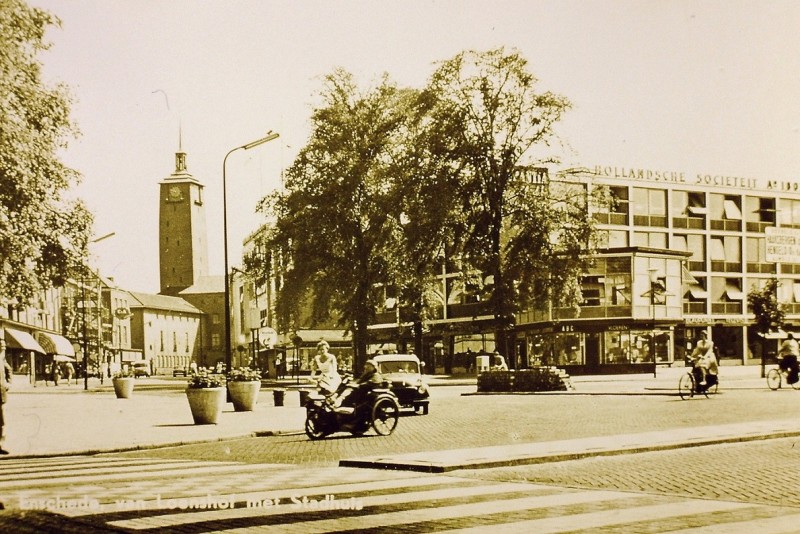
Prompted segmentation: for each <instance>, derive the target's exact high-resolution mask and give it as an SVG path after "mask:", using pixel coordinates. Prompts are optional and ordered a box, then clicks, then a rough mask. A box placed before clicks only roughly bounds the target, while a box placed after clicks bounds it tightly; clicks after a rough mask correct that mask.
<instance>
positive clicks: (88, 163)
mask: <svg viewBox="0 0 800 534" xmlns="http://www.w3.org/2000/svg"><path fill="white" fill-rule="evenodd" d="M28 1H29V3H30V4H31V5H33V6H35V7H40V8H43V9H45V10H47V11H49V12H51V13H53V14H54V15H56V16H58V17H59V18H60V19H61V21H62V24H61V27H60V28H56V27H54V28H51V29H50V30H49V31H48V32H47V34H46V40H47V41H48V42H50V43H51V45H52V46H51V48H50V49H49V50H48V51H47V52H45V53H43V54H42V55H41V56H40V59H41V61H42V63H43V65H44V68H43V75H44V78H45V80H46V81H47V83H64V84H66V85H67V86H69V87H70V88H71V92H72V94H73V96H74V98H75V104H74V106H73V110H72V118H73V119H74V120H75V122H76V123H77V125H78V127H79V128H80V130H81V132H82V134H81V136H80V137H79V138H78V139H77V140H74V141H72V142H71V143H70V145H69V147H68V148H67V149H66V150H65V151H64V152H63V154H62V158H63V160H64V161H65V162H66V163H67V164H68V165H69V166H70V167H72V168H74V169H76V170H78V171H79V172H80V173H81V174H82V175H83V181H82V183H81V184H80V185H79V186H78V187H77V188H75V190H74V191H72V192H71V193H72V194H73V195H75V196H78V197H81V198H83V199H84V200H85V201H86V203H87V204H88V206H89V209H90V210H91V211H92V212H93V213H94V215H95V237H101V236H104V235H107V234H109V233H112V232H113V233H114V235H113V236H112V237H110V238H108V239H104V240H102V241H98V242H97V243H94V244H92V245H91V261H92V264H93V265H95V266H97V267H98V268H99V269H100V272H101V273H102V274H103V275H105V276H109V277H113V278H114V279H115V281H116V283H117V284H118V285H119V286H120V287H122V288H123V289H128V290H132V291H143V292H152V293H156V292H158V291H159V268H158V193H159V182H161V181H162V180H163V179H164V178H166V177H167V176H169V175H170V174H171V173H172V171H173V170H174V168H175V163H174V158H175V156H174V155H175V152H176V151H177V150H178V148H179V143H180V146H181V147H182V149H183V150H184V151H185V152H186V153H187V164H188V170H189V172H191V173H192V174H193V175H194V176H195V178H197V179H198V180H199V181H200V182H201V183H203V184H204V186H205V200H206V218H207V225H208V243H209V270H210V274H212V275H213V274H217V275H221V274H222V273H223V271H224V268H223V266H224V264H223V216H222V213H223V201H222V172H223V169H222V164H223V159H224V158H225V155H226V154H227V153H228V151H229V150H231V149H233V148H235V147H238V146H241V145H243V144H246V143H248V142H250V141H253V140H256V139H259V138H261V137H263V136H264V135H265V134H266V132H268V131H270V130H272V131H274V132H277V133H279V134H280V137H279V138H278V139H277V140H275V141H271V142H269V143H266V144H264V145H261V146H259V147H257V148H254V149H252V150H248V151H242V150H240V151H237V152H235V153H234V154H232V155H231V156H230V157H229V158H228V162H227V166H226V181H227V193H228V203H227V213H228V241H229V261H230V264H231V265H237V264H239V263H240V261H241V249H242V247H241V243H242V240H243V239H244V238H245V237H246V236H247V235H248V234H249V233H251V232H252V231H253V230H255V229H256V228H257V227H258V226H259V224H260V223H261V221H262V218H261V216H260V215H258V214H256V213H255V205H256V203H257V201H258V199H260V198H262V197H263V196H265V195H267V194H269V193H270V192H271V191H273V190H275V189H276V188H280V187H281V172H282V170H284V169H286V168H288V167H289V166H290V165H291V163H292V161H293V159H294V157H295V156H296V154H297V152H298V150H299V149H300V147H302V146H303V145H304V144H305V143H306V141H307V139H308V136H309V133H310V128H309V124H310V116H311V113H312V110H313V108H314V105H315V104H316V103H317V102H318V98H317V97H318V95H319V91H320V89H321V88H322V78H323V77H324V76H325V75H326V74H329V73H331V72H332V71H333V70H334V69H335V68H337V67H341V68H344V69H345V70H347V71H350V72H352V73H353V74H354V75H356V77H357V78H358V79H359V81H360V82H361V84H362V85H363V86H365V87H367V86H370V85H371V84H372V83H374V82H375V81H376V80H377V79H378V78H379V77H380V76H381V75H382V74H384V73H386V74H388V75H389V77H390V78H391V79H392V80H394V81H395V82H396V83H397V84H398V85H400V86H409V87H417V88H421V87H422V86H424V84H425V83H426V81H427V80H428V78H429V76H430V75H431V74H432V73H433V71H434V69H435V64H436V62H439V61H444V60H447V59H449V58H451V57H453V56H454V55H456V54H458V53H459V52H461V51H464V50H478V51H484V50H489V49H494V48H497V47H501V46H502V47H505V48H507V49H509V50H510V49H516V50H518V51H519V52H520V53H521V54H522V55H523V56H524V57H525V58H526V59H527V60H528V66H529V69H530V72H531V73H533V74H534V75H535V76H536V77H537V78H538V80H539V89H541V90H548V91H553V92H556V93H559V94H561V95H563V96H565V97H567V98H568V99H569V100H570V101H571V102H572V106H573V107H572V109H571V110H570V111H569V112H568V113H567V114H566V116H565V117H564V118H563V120H562V121H560V123H559V124H558V125H557V126H556V129H555V133H556V134H557V136H558V144H557V145H556V146H557V149H558V152H559V156H560V159H561V162H562V164H561V165H562V166H563V167H565V168H566V167H573V166H587V167H594V166H595V165H604V166H622V167H633V168H645V169H662V170H671V171H685V172H686V173H687V175H694V174H695V173H700V174H712V175H727V176H739V177H752V178H762V179H780V180H798V178H800V176H798V169H800V143H799V142H798V141H800V98H798V95H800V39H797V37H796V35H797V31H798V30H799V29H800V2H796V1H794V0H786V1H777V0H758V1H757V0H752V1H744V0H706V1H697V0H674V1H666V0H649V1H648V0H636V1H632V0H631V1H627V0H574V1H572V0H563V1H562V0H558V1H556V0H527V1H521V0H520V1H517V0H507V1H504V0H492V1H488V0H487V1H476V0H443V1H440V0H425V1H422V0H408V1H403V2H398V1H393V2H389V1H386V2H380V1H378V2H376V1H354V0H337V1H333V0H326V1H316V0H313V1H312V0H285V1H284V0H280V1H279V0H226V1H222V0H217V1H210V0H202V1H201V0H169V1H166V0H164V1H153V0H92V1H90V0H28Z"/></svg>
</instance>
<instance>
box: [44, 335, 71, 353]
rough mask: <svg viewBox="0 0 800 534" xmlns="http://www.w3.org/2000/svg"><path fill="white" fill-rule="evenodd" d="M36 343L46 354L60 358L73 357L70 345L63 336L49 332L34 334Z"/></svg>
mask: <svg viewBox="0 0 800 534" xmlns="http://www.w3.org/2000/svg"><path fill="white" fill-rule="evenodd" d="M36 341H38V342H39V344H40V345H41V346H42V347H43V348H44V350H45V352H46V353H47V354H60V355H62V356H75V349H74V348H72V343H70V342H69V340H68V339H67V338H65V337H64V336H60V335H58V334H51V333H50V332H36Z"/></svg>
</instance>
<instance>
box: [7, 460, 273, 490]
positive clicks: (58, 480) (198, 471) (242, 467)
mask: <svg viewBox="0 0 800 534" xmlns="http://www.w3.org/2000/svg"><path fill="white" fill-rule="evenodd" d="M190 465H192V466H193V467H188V466H185V465H174V464H169V465H156V464H154V465H150V466H148V469H149V470H145V469H144V468H143V466H141V465H137V466H127V467H111V468H108V469H102V468H101V469H98V470H96V471H95V472H91V473H89V474H82V475H72V476H52V475H51V476H49V477H43V478H39V479H37V480H36V484H37V485H42V486H47V485H51V486H63V485H71V484H79V483H87V482H95V483H96V482H102V481H106V480H118V479H119V478H120V477H122V476H125V477H128V476H130V475H131V474H135V475H136V478H137V479H144V478H161V477H168V476H170V473H169V472H168V471H167V470H171V471H174V474H176V475H180V476H181V477H189V476H197V475H204V474H209V473H211V474H219V475H224V474H235V473H237V472H247V473H253V472H254V470H256V469H258V466H253V465H247V464H240V463H228V464H201V465H199V466H198V465H197V464H196V463H191V464H190ZM272 469H273V470H274V469H275V467H272ZM264 470H265V471H266V470H268V468H267V469H264ZM30 485H31V479H30V478H28V479H16V480H2V479H1V478H0V490H6V491H8V490H10V489H14V488H25V487H26V486H30Z"/></svg>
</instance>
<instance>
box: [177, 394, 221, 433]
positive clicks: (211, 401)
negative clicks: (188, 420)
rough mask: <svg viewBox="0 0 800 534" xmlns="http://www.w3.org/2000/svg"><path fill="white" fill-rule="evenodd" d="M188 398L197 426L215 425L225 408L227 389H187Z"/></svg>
mask: <svg viewBox="0 0 800 534" xmlns="http://www.w3.org/2000/svg"><path fill="white" fill-rule="evenodd" d="M186 398H187V399H188V400H189V408H190V409H191V410H192V418H193V419H194V424H196V425H215V424H217V421H218V420H219V417H220V415H222V408H223V407H224V406H225V388H224V387H220V388H187V389H186Z"/></svg>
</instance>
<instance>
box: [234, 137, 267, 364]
mask: <svg viewBox="0 0 800 534" xmlns="http://www.w3.org/2000/svg"><path fill="white" fill-rule="evenodd" d="M277 138H278V134H277V133H273V132H272V130H270V131H269V132H267V135H266V136H264V137H262V138H261V139H257V140H255V141H252V142H250V143H247V144H246V145H242V146H237V147H236V148H233V149H231V150H230V151H228V153H227V154H225V158H224V159H223V160H222V234H223V238H224V246H225V374H226V375H227V374H228V373H230V372H231V296H230V292H231V288H230V279H229V277H228V192H227V185H226V175H225V164H226V163H227V161H228V156H230V155H231V154H232V153H234V152H236V151H237V150H250V149H251V148H255V147H257V146H259V145H263V144H264V143H267V142H269V141H272V140H274V139H277Z"/></svg>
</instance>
